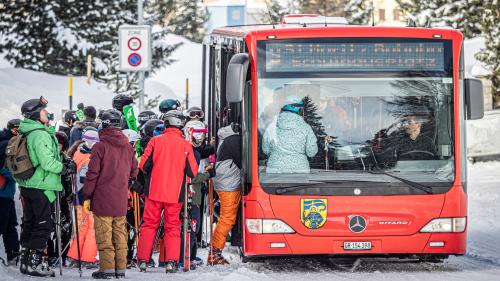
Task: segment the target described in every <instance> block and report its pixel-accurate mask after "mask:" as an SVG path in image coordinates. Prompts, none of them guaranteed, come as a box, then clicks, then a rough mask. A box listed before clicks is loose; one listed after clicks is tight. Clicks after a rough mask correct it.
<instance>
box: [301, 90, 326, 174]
mask: <svg viewBox="0 0 500 281" xmlns="http://www.w3.org/2000/svg"><path fill="white" fill-rule="evenodd" d="M302 100H303V101H304V121H306V123H307V124H309V126H311V128H312V130H313V132H314V135H316V138H317V145H318V153H317V154H316V155H315V156H314V157H313V159H311V167H314V168H322V167H324V163H325V155H324V149H325V136H326V132H325V126H323V123H322V122H321V120H322V119H323V117H322V116H321V115H319V113H318V106H317V105H316V104H315V103H314V101H313V100H312V98H311V97H310V96H305V97H304V98H303V99H302Z"/></svg>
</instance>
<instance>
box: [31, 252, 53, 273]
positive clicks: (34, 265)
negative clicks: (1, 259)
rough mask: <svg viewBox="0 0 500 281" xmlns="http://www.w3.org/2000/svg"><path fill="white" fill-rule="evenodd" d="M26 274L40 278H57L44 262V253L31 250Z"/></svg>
mask: <svg viewBox="0 0 500 281" xmlns="http://www.w3.org/2000/svg"><path fill="white" fill-rule="evenodd" d="M25 274H27V275H31V276H38V277H56V273H55V272H54V271H53V270H51V269H50V267H49V266H48V264H47V263H46V262H43V261H42V251H39V250H30V251H29V255H28V264H27V267H26V272H25Z"/></svg>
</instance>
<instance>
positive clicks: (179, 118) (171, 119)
mask: <svg viewBox="0 0 500 281" xmlns="http://www.w3.org/2000/svg"><path fill="white" fill-rule="evenodd" d="M162 120H163V122H165V126H172V127H176V128H179V129H181V130H182V128H184V125H185V124H186V116H184V114H182V112H180V111H178V110H170V111H169V112H167V113H165V114H163V116H162Z"/></svg>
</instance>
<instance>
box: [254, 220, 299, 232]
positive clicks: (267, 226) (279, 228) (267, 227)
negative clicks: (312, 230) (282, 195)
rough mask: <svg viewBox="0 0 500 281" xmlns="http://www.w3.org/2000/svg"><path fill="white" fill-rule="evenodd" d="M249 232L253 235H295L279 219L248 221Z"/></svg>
mask: <svg viewBox="0 0 500 281" xmlns="http://www.w3.org/2000/svg"><path fill="white" fill-rule="evenodd" d="M246 224H247V229H248V232H250V233H253V234H275V233H295V231H294V230H293V229H292V228H291V227H290V226H289V225H288V224H286V223H285V222H283V221H282V220H278V219H247V220H246Z"/></svg>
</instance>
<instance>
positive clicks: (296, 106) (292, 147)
mask: <svg viewBox="0 0 500 281" xmlns="http://www.w3.org/2000/svg"><path fill="white" fill-rule="evenodd" d="M303 110H304V101H303V100H302V99H299V98H297V97H293V96H292V97H288V98H287V104H285V105H284V106H283V107H282V108H281V112H280V113H279V115H278V118H277V120H276V122H275V123H273V124H271V125H270V126H269V128H268V129H267V130H266V131H265V133H264V136H263V139H262V151H263V152H264V153H265V154H266V155H268V156H269V159H268V161H267V168H266V172H267V173H269V174H286V173H310V167H309V161H308V159H307V157H314V156H315V155H316V153H318V145H317V139H316V135H315V134H314V132H313V130H312V128H311V126H310V125H309V124H307V123H306V121H304V118H303V117H302V114H303Z"/></svg>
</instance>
